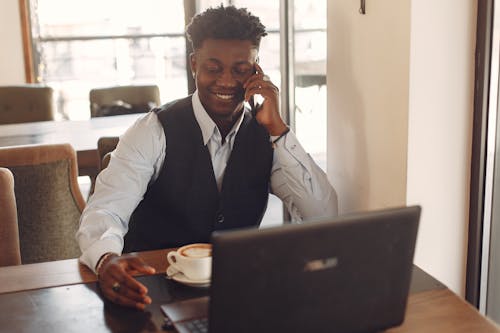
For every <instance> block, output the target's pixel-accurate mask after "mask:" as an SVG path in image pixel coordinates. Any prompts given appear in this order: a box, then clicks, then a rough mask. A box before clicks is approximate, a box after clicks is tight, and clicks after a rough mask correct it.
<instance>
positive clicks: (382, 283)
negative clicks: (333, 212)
mask: <svg viewBox="0 0 500 333" xmlns="http://www.w3.org/2000/svg"><path fill="white" fill-rule="evenodd" d="M419 216H420V207H406V208H398V209H389V210H382V211H376V212H369V213H362V214H353V215H346V216H341V217H337V218H332V219H330V220H324V221H317V222H308V223H304V224H299V225H284V226H280V227H275V228H268V229H246V230H239V231H230V232H222V233H215V234H214V235H213V238H212V243H213V266H212V285H211V290H210V306H209V331H210V332H367V331H376V330H380V329H384V328H388V327H392V326H395V325H398V324H400V323H402V321H403V319H404V313H405V310H406V302H407V297H408V290H409V284H410V278H411V270H412V264H413V254H414V248H415V240H416V235H417V229H418V221H419Z"/></svg>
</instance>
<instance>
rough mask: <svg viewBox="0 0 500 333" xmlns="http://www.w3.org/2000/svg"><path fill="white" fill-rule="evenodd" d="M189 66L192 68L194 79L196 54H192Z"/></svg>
mask: <svg viewBox="0 0 500 333" xmlns="http://www.w3.org/2000/svg"><path fill="white" fill-rule="evenodd" d="M189 65H190V66H191V73H192V74H193V77H195V74H196V54H195V53H194V52H191V54H190V55H189Z"/></svg>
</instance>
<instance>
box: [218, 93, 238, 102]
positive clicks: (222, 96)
mask: <svg viewBox="0 0 500 333" xmlns="http://www.w3.org/2000/svg"><path fill="white" fill-rule="evenodd" d="M214 95H215V96H217V98H219V99H222V100H225V101H229V100H232V99H234V98H235V97H236V94H222V93H214Z"/></svg>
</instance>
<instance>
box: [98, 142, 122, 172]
mask: <svg viewBox="0 0 500 333" xmlns="http://www.w3.org/2000/svg"><path fill="white" fill-rule="evenodd" d="M119 140H120V138H119V137H117V136H104V137H101V138H99V140H97V152H98V154H99V163H100V164H99V172H101V171H102V170H103V169H105V168H106V167H107V166H108V165H107V164H106V165H103V162H104V163H106V160H105V157H106V155H107V156H108V160H107V162H108V163H109V157H110V153H111V152H112V151H113V150H115V148H116V146H117V145H118V141H119Z"/></svg>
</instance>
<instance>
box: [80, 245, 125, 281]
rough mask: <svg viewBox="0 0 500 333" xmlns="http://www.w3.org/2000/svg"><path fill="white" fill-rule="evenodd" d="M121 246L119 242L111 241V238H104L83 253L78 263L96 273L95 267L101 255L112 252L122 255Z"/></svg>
mask: <svg viewBox="0 0 500 333" xmlns="http://www.w3.org/2000/svg"><path fill="white" fill-rule="evenodd" d="M122 250H123V248H122V245H121V243H120V242H118V241H115V240H113V239H112V238H104V239H100V240H98V241H96V242H95V243H94V244H92V246H90V247H89V248H87V249H86V250H85V251H83V253H82V255H81V256H80V259H79V260H80V262H81V263H82V264H84V265H86V266H87V267H88V268H90V269H91V270H92V272H94V273H96V274H97V272H96V265H97V262H98V261H99V259H100V258H101V257H102V255H103V254H105V253H108V252H113V253H116V254H118V255H121V253H122Z"/></svg>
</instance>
